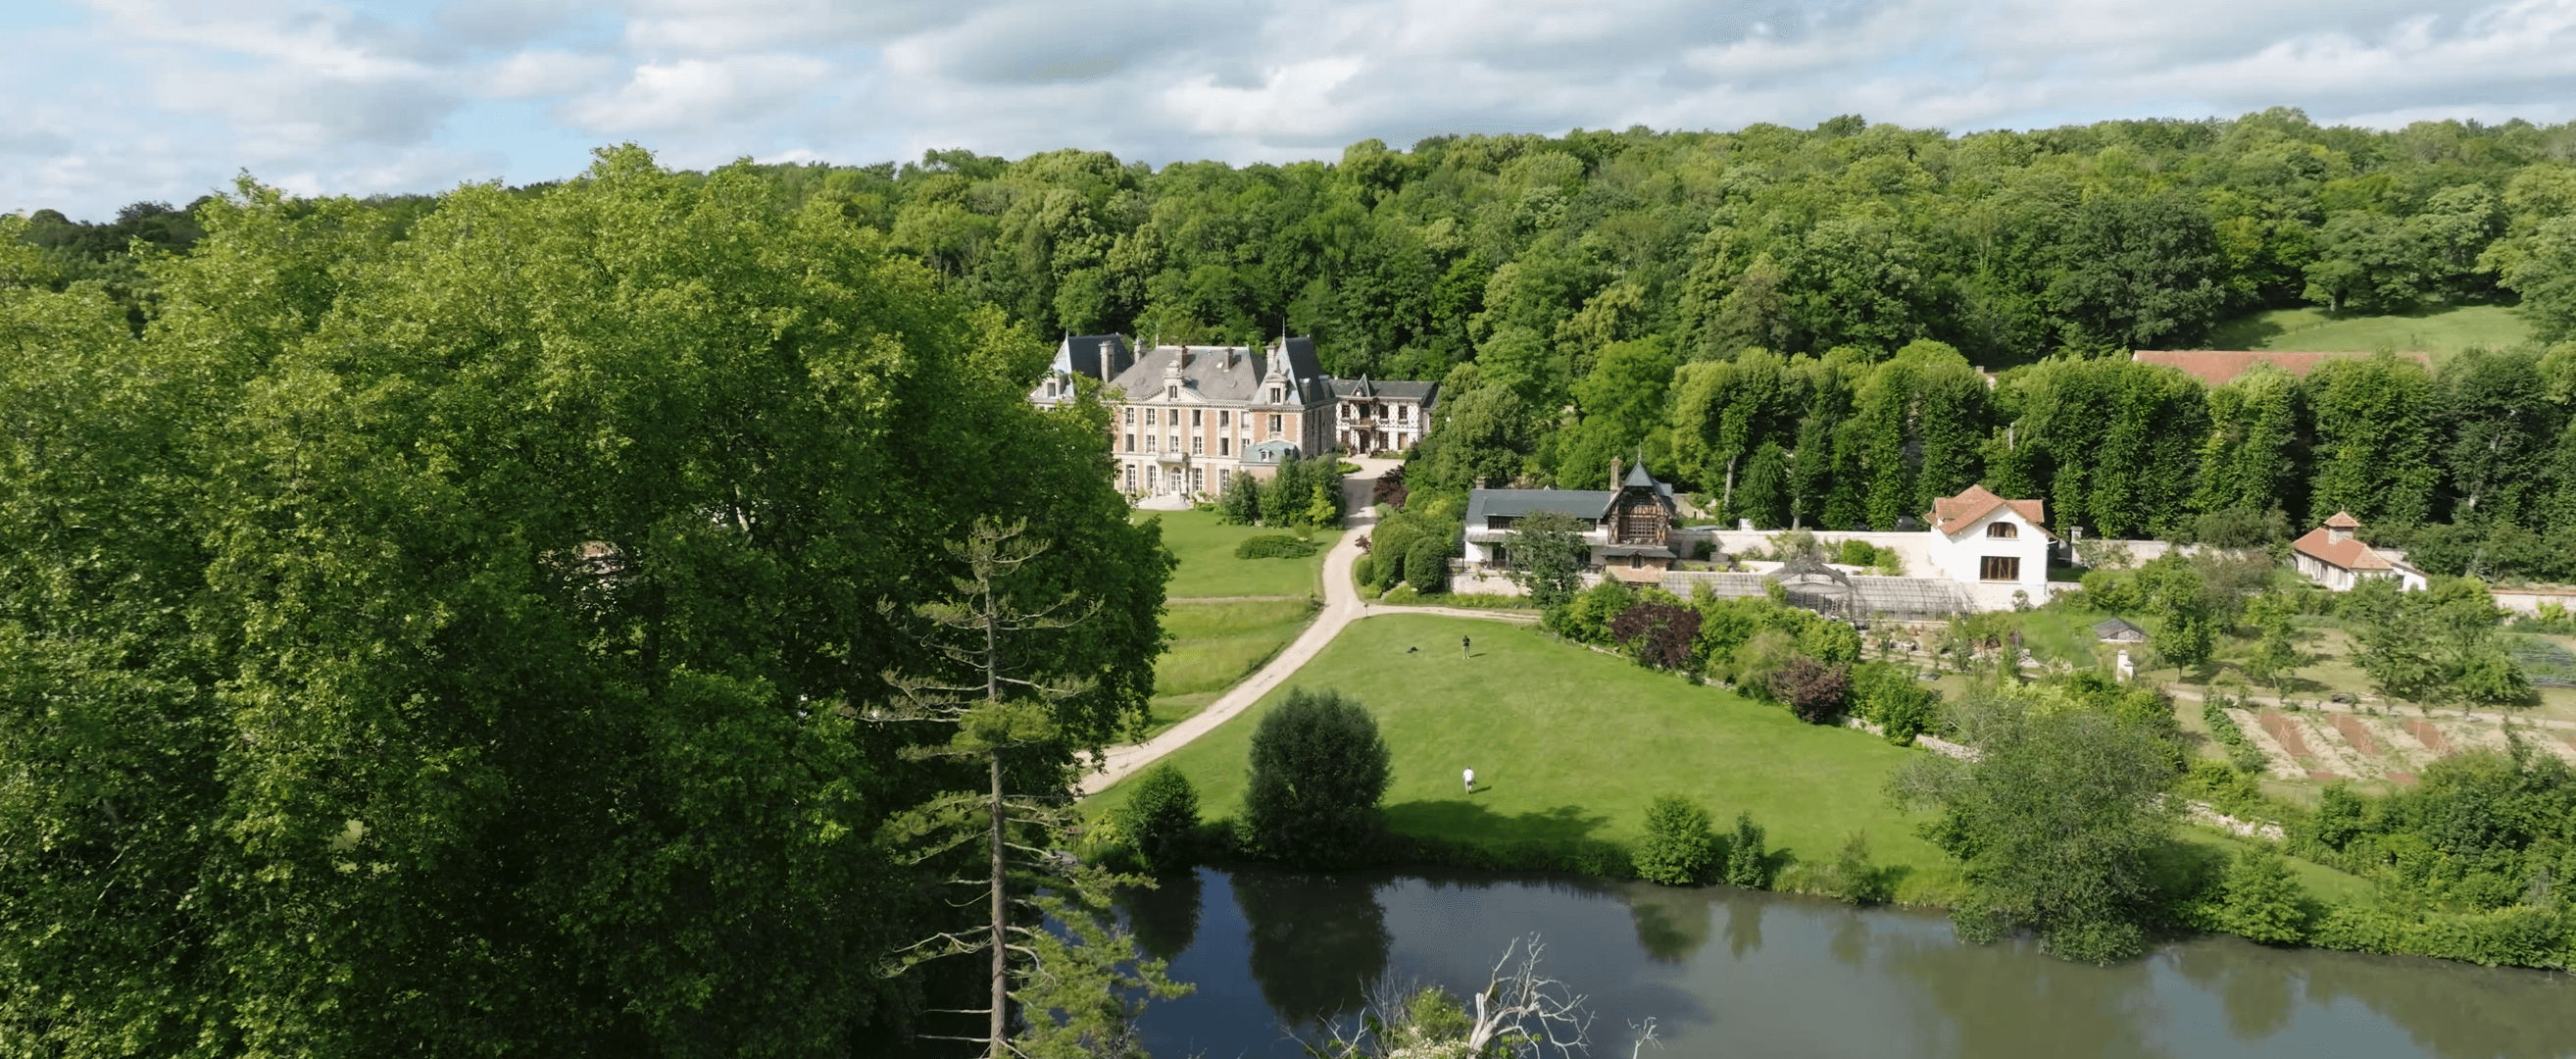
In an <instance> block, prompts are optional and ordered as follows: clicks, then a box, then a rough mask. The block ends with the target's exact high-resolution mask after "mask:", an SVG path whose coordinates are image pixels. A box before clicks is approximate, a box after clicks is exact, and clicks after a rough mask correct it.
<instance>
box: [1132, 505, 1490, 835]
mask: <svg viewBox="0 0 2576 1059" xmlns="http://www.w3.org/2000/svg"><path fill="white" fill-rule="evenodd" d="M1351 462H1353V463H1356V464H1358V465H1359V467H1360V473H1359V474H1355V475H1352V476H1350V477H1348V478H1345V479H1343V481H1342V490H1343V499H1344V501H1345V503H1344V506H1345V507H1346V508H1347V509H1348V510H1349V511H1350V512H1351V513H1350V515H1349V516H1347V517H1345V518H1344V519H1343V520H1342V524H1343V526H1345V527H1347V528H1348V530H1349V532H1346V533H1344V534H1342V539H1341V541H1340V542H1339V543H1337V544H1335V545H1333V549H1332V550H1331V551H1329V552H1326V553H1324V611H1323V613H1321V614H1318V615H1316V616H1315V621H1314V623H1313V624H1311V625H1308V626H1306V631H1305V632H1303V633H1300V634H1298V636H1297V639H1296V640H1294V641H1292V642H1290V643H1289V644H1288V646H1287V647H1286V648H1285V649H1283V650H1281V651H1280V652H1279V654H1278V655H1277V656H1275V657H1273V658H1271V660H1270V663H1269V664H1268V665H1265V666H1262V667H1261V669H1260V670H1259V671H1258V672H1255V673H1253V674H1252V675H1251V676H1250V677H1247V678H1245V679H1244V681H1243V682H1242V683H1240V684H1237V685H1235V686H1233V687H1232V688H1228V689H1226V692H1225V694H1223V695H1221V696H1218V697H1217V700H1216V701H1215V702H1211V703H1209V704H1208V706H1207V708H1206V709H1204V710H1200V711H1199V712H1197V713H1195V714H1192V715H1190V717H1188V718H1187V719H1185V720H1183V721H1182V722H1181V723H1179V724H1176V725H1173V726H1171V727H1170V728H1166V729H1164V730H1163V731H1162V732H1161V733H1160V734H1158V735H1156V736H1154V737H1153V738H1151V739H1148V740H1146V741H1144V742H1142V743H1130V744H1128V745H1126V746H1120V747H1111V748H1110V749H1109V750H1108V752H1107V753H1106V754H1105V755H1104V756H1103V760H1102V763H1101V767H1100V770H1099V771H1097V772H1093V773H1090V774H1088V775H1085V776H1084V777H1083V778H1082V787H1081V793H1082V794H1084V795H1092V794H1098V793H1100V792H1101V791H1104V790H1107V789H1109V786H1110V785H1111V784H1114V783H1117V782H1118V781H1119V780H1123V779H1126V778H1127V777H1128V775H1129V774H1131V773H1134V772H1135V771H1136V770H1137V769H1141V768H1144V767H1145V766H1147V765H1150V764H1153V763H1154V762H1155V761H1156V760H1157V759H1160V758H1161V757H1162V756H1163V755H1165V754H1169V753H1171V752H1172V751H1174V750H1178V749H1180V748H1181V747H1183V746H1187V745H1188V744H1189V742H1190V740H1193V739H1196V738H1198V737H1200V736H1202V735H1206V734H1207V733H1209V732H1212V731H1215V730H1216V727H1217V726H1218V725H1221V724H1224V723H1225V722H1227V721H1230V720H1233V719H1234V715H1236V714H1238V713H1242V712H1243V711H1244V709H1245V708H1246V707H1249V706H1251V705H1252V704H1253V703H1256V702H1259V701H1261V697H1262V696H1264V695H1267V694H1269V693H1270V689H1272V688H1275V687H1278V686H1279V684H1280V682H1281V681H1284V680H1287V679H1288V675H1289V674H1291V673H1295V672H1296V671H1297V670H1298V669H1299V668H1301V667H1303V666H1305V664H1306V663H1307V662H1310V661H1313V660H1314V658H1315V654H1316V653H1317V652H1319V651H1322V650H1323V649H1324V645H1325V644H1328V643H1331V642H1333V637H1336V636H1339V635H1341V634H1342V628H1343V627H1344V626H1346V625H1349V624H1350V623H1352V622H1354V621H1357V620H1359V619H1361V618H1365V617H1368V616H1370V615H1373V614H1444V615H1448V616H1450V617H1458V618H1486V619H1491V620H1495V621H1517V622H1532V621H1536V620H1538V619H1537V617H1536V616H1535V615H1531V614H1528V613H1524V612H1514V611H1483V610H1468V609H1464V608H1458V607H1387V606H1377V605H1372V604H1369V603H1367V602H1364V601H1362V600H1361V599H1360V593H1359V590H1358V589H1356V588H1354V587H1352V586H1351V564H1352V563H1354V562H1356V561H1358V559H1359V557H1360V538H1361V537H1362V536H1364V535H1366V531H1367V529H1368V528H1369V527H1370V526H1374V525H1376V524H1377V515H1376V514H1375V513H1373V511H1372V510H1371V508H1370V505H1369V496H1370V493H1371V492H1372V491H1374V490H1375V489H1376V487H1377V477H1378V475H1380V474H1383V473H1385V472H1386V469H1387V468H1389V467H1393V466H1395V465H1396V461H1394V460H1376V459H1355V460H1352V461H1351Z"/></svg>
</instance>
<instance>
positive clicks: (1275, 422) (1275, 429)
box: [1270, 414, 1279, 438]
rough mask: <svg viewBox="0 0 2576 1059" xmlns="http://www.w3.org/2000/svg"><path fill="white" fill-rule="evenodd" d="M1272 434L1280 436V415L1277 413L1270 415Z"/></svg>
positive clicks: (1272, 435)
mask: <svg viewBox="0 0 2576 1059" xmlns="http://www.w3.org/2000/svg"><path fill="white" fill-rule="evenodd" d="M1270 436H1271V437H1274V438H1275V437H1278V436H1279V417H1278V416H1277V415H1276V414H1273V415H1272V416H1271V417H1270Z"/></svg>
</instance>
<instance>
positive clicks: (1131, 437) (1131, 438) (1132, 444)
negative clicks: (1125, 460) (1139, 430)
mask: <svg viewBox="0 0 2576 1059" xmlns="http://www.w3.org/2000/svg"><path fill="white" fill-rule="evenodd" d="M1127 451H1129V452H1134V451H1136V432H1135V431H1133V430H1130V431H1128V432H1127Z"/></svg>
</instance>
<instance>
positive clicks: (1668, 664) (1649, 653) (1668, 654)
mask: <svg viewBox="0 0 2576 1059" xmlns="http://www.w3.org/2000/svg"><path fill="white" fill-rule="evenodd" d="M1698 635H1699V612H1698V611H1695V610H1692V609H1690V608H1689V607H1683V606H1677V605H1674V604H1670V603H1644V602H1641V603H1636V604H1632V605H1630V606H1629V608H1628V609H1626V610H1623V611H1620V612H1619V616H1618V617H1617V618H1613V619H1611V622H1610V638H1611V640H1613V641H1615V642H1617V643H1618V644H1619V645H1620V646H1622V647H1625V648H1627V649H1629V650H1631V651H1634V652H1636V656H1637V661H1638V663H1639V664H1641V665H1644V666H1646V667H1647V668H1650V669H1671V668H1673V667H1674V666H1678V665H1681V664H1682V663H1683V662H1686V661H1689V660H1690V651H1691V640H1692V639H1693V638H1694V637H1697V636H1698Z"/></svg>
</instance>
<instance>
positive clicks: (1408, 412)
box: [1395, 404, 1413, 423]
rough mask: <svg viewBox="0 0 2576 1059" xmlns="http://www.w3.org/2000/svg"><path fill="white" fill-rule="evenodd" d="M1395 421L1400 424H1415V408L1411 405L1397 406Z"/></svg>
mask: <svg viewBox="0 0 2576 1059" xmlns="http://www.w3.org/2000/svg"><path fill="white" fill-rule="evenodd" d="M1395 421H1396V422H1398V423H1410V422H1413V406H1412V405H1409V404H1400V405H1397V406H1395Z"/></svg>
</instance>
